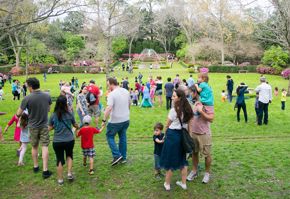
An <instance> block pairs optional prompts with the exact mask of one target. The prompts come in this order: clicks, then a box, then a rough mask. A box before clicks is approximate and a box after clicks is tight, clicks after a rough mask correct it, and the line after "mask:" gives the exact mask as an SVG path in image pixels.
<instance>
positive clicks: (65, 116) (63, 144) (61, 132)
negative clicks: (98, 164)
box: [48, 95, 78, 185]
mask: <svg viewBox="0 0 290 199" xmlns="http://www.w3.org/2000/svg"><path fill="white" fill-rule="evenodd" d="M71 125H73V126H74V127H75V128H76V129H78V125H77V123H76V121H75V118H74V116H73V115H72V114H71V113H70V112H69V111H68V106H67V99H66V97H65V96H63V95H60V96H59V97H58V98H57V100H56V104H55V108H54V113H53V114H52V115H51V117H50V120H49V128H48V129H49V130H52V129H54V137H53V149H54V152H55V155H56V166H57V176H58V184H59V185H63V175H62V174H63V165H64V164H65V159H64V152H65V156H66V161H67V178H68V180H70V181H72V180H73V175H72V164H73V148H74V143H75V141H74V134H73V131H72V128H71Z"/></svg>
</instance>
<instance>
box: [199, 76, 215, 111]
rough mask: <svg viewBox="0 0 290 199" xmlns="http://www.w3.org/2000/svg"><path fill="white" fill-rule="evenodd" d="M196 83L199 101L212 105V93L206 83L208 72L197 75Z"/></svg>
mask: <svg viewBox="0 0 290 199" xmlns="http://www.w3.org/2000/svg"><path fill="white" fill-rule="evenodd" d="M197 81H198V84H195V86H196V89H197V91H198V92H199V93H200V101H201V103H202V104H203V105H205V106H213V93H212V89H211V87H210V86H209V85H208V81H209V78H208V74H207V73H200V74H199V75H198V79H197Z"/></svg>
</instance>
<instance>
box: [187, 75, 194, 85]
mask: <svg viewBox="0 0 290 199" xmlns="http://www.w3.org/2000/svg"><path fill="white" fill-rule="evenodd" d="M192 85H194V80H193V78H192V75H190V76H189V78H188V80H187V86H188V88H189V87H191V86H192Z"/></svg>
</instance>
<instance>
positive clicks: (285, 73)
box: [281, 68, 290, 79]
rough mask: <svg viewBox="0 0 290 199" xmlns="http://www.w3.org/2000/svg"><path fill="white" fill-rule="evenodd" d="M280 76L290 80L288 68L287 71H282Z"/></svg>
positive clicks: (289, 69)
mask: <svg viewBox="0 0 290 199" xmlns="http://www.w3.org/2000/svg"><path fill="white" fill-rule="evenodd" d="M281 75H282V77H284V78H285V79H289V78H290V68H287V69H285V70H283V71H282V73H281Z"/></svg>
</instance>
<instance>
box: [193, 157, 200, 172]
mask: <svg viewBox="0 0 290 199" xmlns="http://www.w3.org/2000/svg"><path fill="white" fill-rule="evenodd" d="M198 162H199V157H198V153H192V172H193V173H197V171H198V170H197V169H198Z"/></svg>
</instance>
